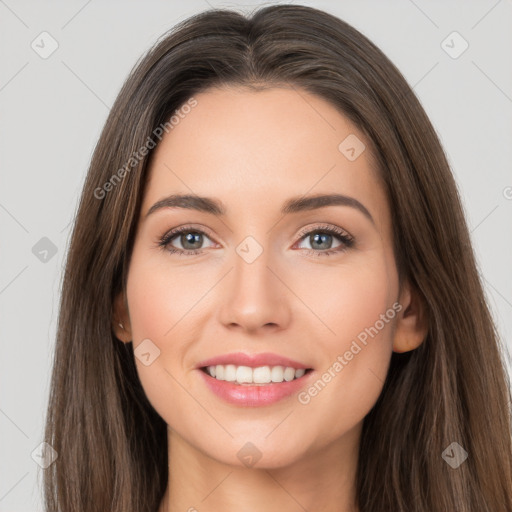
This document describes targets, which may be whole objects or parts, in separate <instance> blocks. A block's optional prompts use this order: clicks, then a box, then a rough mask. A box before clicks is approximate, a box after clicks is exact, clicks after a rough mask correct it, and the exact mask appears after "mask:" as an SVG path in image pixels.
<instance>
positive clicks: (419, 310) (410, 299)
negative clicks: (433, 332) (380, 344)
mask: <svg viewBox="0 0 512 512" xmlns="http://www.w3.org/2000/svg"><path fill="white" fill-rule="evenodd" d="M398 302H399V304H400V305H401V306H402V309H401V310H400V312H399V313H398V315H397V321H396V324H395V326H396V327H395V335H394V340H393V352H408V351H410V350H414V349H415V348H418V347H419V346H420V345H421V344H422V343H423V341H424V340H425V338H426V336H427V332H428V318H427V314H426V308H425V304H424V303H423V300H422V298H421V296H420V294H419V293H418V291H417V290H416V289H415V288H413V287H412V286H411V285H410V283H409V282H405V283H404V284H403V286H402V290H401V292H400V297H399V299H398Z"/></svg>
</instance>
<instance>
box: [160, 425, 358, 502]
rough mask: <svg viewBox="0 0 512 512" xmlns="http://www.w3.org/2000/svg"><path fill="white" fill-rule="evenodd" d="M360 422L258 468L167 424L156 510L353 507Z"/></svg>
mask: <svg viewBox="0 0 512 512" xmlns="http://www.w3.org/2000/svg"><path fill="white" fill-rule="evenodd" d="M360 426H361V425H358V426H357V427H356V428H354V430H353V431H350V432H348V433H347V434H346V435H345V436H344V437H343V438H342V439H338V440H336V441H335V442H334V443H331V444H329V445H326V446H323V447H321V448H320V449H317V450H315V451H314V452H313V449H311V451H310V452H306V453H304V455H303V457H301V458H299V459H298V460H296V461H294V462H293V463H291V464H289V465H287V466H281V467H276V468H261V469H260V468H247V467H245V466H233V465H228V464H224V463H222V462H220V461H218V460H215V459H213V458H211V457H209V456H207V455H205V454H204V453H203V452H199V451H198V450H197V449H195V448H194V447H193V446H191V445H190V444H189V443H188V442H187V441H185V440H184V439H183V438H182V437H180V436H179V435H178V434H177V433H176V432H174V431H171V430H170V429H168V432H167V436H168V447H169V453H168V455H169V481H168V486H167V490H166V492H165V496H164V498H163V500H162V504H161V506H160V509H159V512H184V511H187V512H199V511H200V512H210V511H211V512H213V511H218V510H223V511H224V512H234V511H237V512H238V511H239V510H240V508H242V509H243V510H244V512H256V511H258V512H259V511H261V510H268V511H273V510H279V512H288V511H290V512H291V511H294V512H296V511H297V510H301V509H302V510H308V511H309V512H316V511H318V512H320V511H322V512H358V509H357V508H356V506H355V495H356V494H355V489H356V469H357V459H358V448H359V436H360Z"/></svg>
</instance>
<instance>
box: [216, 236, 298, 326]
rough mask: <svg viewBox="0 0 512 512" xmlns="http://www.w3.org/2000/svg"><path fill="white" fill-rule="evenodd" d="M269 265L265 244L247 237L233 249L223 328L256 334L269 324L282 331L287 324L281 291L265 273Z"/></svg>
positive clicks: (284, 299) (285, 305) (266, 245)
mask: <svg viewBox="0 0 512 512" xmlns="http://www.w3.org/2000/svg"><path fill="white" fill-rule="evenodd" d="M273 261H275V258H274V255H273V254H271V250H270V248H269V247H268V244H265V245H264V243H263V242H261V243H260V242H258V241H257V240H256V239H255V238H253V237H247V238H246V239H244V240H243V241H242V242H241V243H240V244H239V245H238V246H237V247H236V248H235V254H234V255H233V266H234V268H233V271H232V272H231V273H230V274H231V275H230V280H229V286H228V288H229V289H228V291H227V297H226V300H225V301H223V309H222V315H221V320H222V322H223V323H224V324H225V325H232V324H238V325H239V326H240V327H243V328H245V329H248V330H256V329H258V328H260V327H263V326H267V325H269V324H271V325H273V326H274V327H275V326H279V327H283V326H284V325H285V324H286V323H287V322H288V321H289V309H288V303H287V299H286V297H285V294H286V290H285V287H284V286H283V284H282V283H281V282H280V281H279V279H277V278H276V276H275V275H274V273H273V272H272V271H271V270H270V269H269V267H270V268H272V267H273Z"/></svg>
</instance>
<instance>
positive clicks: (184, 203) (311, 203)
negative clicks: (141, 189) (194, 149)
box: [145, 194, 375, 224]
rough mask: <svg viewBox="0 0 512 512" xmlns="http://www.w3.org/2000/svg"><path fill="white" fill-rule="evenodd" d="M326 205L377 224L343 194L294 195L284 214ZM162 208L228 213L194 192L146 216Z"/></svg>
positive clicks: (157, 207)
mask: <svg viewBox="0 0 512 512" xmlns="http://www.w3.org/2000/svg"><path fill="white" fill-rule="evenodd" d="M326 206H350V207H351V208H355V209H357V210H359V211H360V212H361V213H362V214H363V215H364V216H365V217H366V218H368V220H370V222H371V223H372V224H375V221H374V219H373V217H372V216H371V214H370V212H369V211H368V209H367V208H366V207H365V206H364V205H363V204H362V203H360V202H359V201H358V200H357V199H354V198H353V197H349V196H344V195H341V194H317V195H314V196H301V197H292V198H291V199H288V201H286V202H285V203H284V204H283V206H282V208H281V213H282V214H283V215H286V214H290V213H297V212H303V211H309V210H316V209H318V208H324V207H326ZM162 208H186V209H189V210H197V211H200V212H205V213H209V214H212V215H215V216H217V217H222V216H224V215H226V212H227V210H226V207H225V206H224V205H223V203H222V202H221V201H219V200H217V199H213V198H210V197H202V196H197V195H192V194H173V195H171V196H169V197H165V198H164V199H161V200H160V201H157V202H156V203H155V204H154V205H153V206H152V207H151V208H150V209H149V210H148V212H147V213H146V216H145V217H146V218H147V217H148V216H149V215H151V214H152V213H154V212H156V211H158V210H160V209H162Z"/></svg>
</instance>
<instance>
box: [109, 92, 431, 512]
mask: <svg viewBox="0 0 512 512" xmlns="http://www.w3.org/2000/svg"><path fill="white" fill-rule="evenodd" d="M195 98H196V100H197V102H198V103H197V106H196V107H195V108H193V109H192V110H191V112H190V113H188V114H187V115H186V116H185V118H184V119H181V121H180V123H179V124H178V125H176V126H175V127H174V128H173V130H172V131H170V132H169V133H168V134H167V135H165V137H164V138H163V139H162V141H161V143H160V144H159V145H158V147H157V148H156V149H155V154H154V155H153V160H152V162H151V167H150V175H149V179H148V181H147V184H146V190H145V195H144V199H143V204H142V208H141V216H140V219H139V224H138V229H137V234H136V239H135V245H134V250H133V255H132V259H131V262H130V267H129V273H128V281H127V292H126V296H124V295H119V296H118V297H117V298H116V301H115V318H114V319H113V323H114V329H115V332H116V335H117V336H118V338H119V339H120V340H122V341H125V342H128V341H132V340H133V343H134V348H135V349H136V347H137V346H138V345H139V344H140V343H141V342H142V340H145V339H148V338H149V339H150V340H151V341H152V343H154V344H155V345H156V346H157V347H158V348H159V350H160V355H159V357H157V358H156V359H155V360H154V361H153V362H152V364H150V365H149V366H145V365H144V364H142V363H141V361H140V360H139V359H138V358H136V359H135V361H136V364H137V370H138V373H139V377H140V380H141V383H142V385H143V388H144V390H145V392H146V394H147V397H148V399H149V400H150V402H151V404H152V405H153V407H154V408H155V409H156V411H157V412H158V413H159V414H160V415H161V417H162V418H163V419H164V420H165V421H166V423H167V425H168V440H169V461H170V466H169V474H170V479H169V486H168V488H167V492H166V495H165V497H164V500H163V501H162V505H161V508H160V512H163V511H178V510H181V511H186V510H198V511H214V510H217V511H218V510H224V511H232V510H239V508H240V504H243V510H244V511H246V512H251V511H261V510H268V511H274V510H275V511H280V512H287V511H297V510H303V508H302V507H304V508H305V509H307V510H309V511H317V510H318V511H320V510H322V511H327V512H328V511H334V510H336V511H338V512H339V511H354V510H356V508H355V506H354V498H355V471H356V466H357V453H358V446H359V441H360V432H361V426H362V422H363V419H364V417H365V415H366V414H367V413H368V412H369V411H370V409H371V408H372V406H373V405H374V404H375V402H376V400H377V398H378V396H379V394H380V392H381V390H382V386H383V383H384V380H385V377H386V373H387V370H388V366H389V361H390V357H391V353H392V351H393V350H395V351H397V352H404V351H407V350H412V349H414V348H416V347H417V346H418V345H419V344H420V343H421V342H422V341H423V339H424V337H425V335H426V321H425V318H424V313H423V308H422V307H421V304H420V302H419V300H418V298H417V295H416V294H415V293H414V292H413V290H411V289H410V287H409V285H408V283H407V282H405V283H404V284H403V286H402V289H401V290H400V289H399V283H398V275H397V269H396V264H395V258H394V255H393V250H392V226H391V213H390V208H389V205H388V202H387V199H386V195H385V193H384V189H383V187H382V185H381V183H380V182H379V179H378V177H377V174H376V172H375V169H374V168H373V161H372V158H371V154H370V149H369V145H368V141H366V140H365V138H364V136H363V135H362V134H361V133H360V132H359V131H358V130H357V129H356V128H355V127H354V126H353V125H352V124H351V123H350V122H349V121H348V120H347V118H346V117H344V116H343V115H341V114H340V113H339V112H338V111H337V110H336V109H335V108H334V106H332V105H331V104H330V103H328V102H326V101H325V100H323V99H321V98H319V97H317V96H315V95H312V94H310V93H307V92H306V91H303V90H300V89H296V88H271V89H267V90H264V91H251V90H248V89H241V88H232V87H224V88H221V89H210V90H208V91H206V92H203V93H201V94H199V95H197V96H195ZM350 134H355V135H356V136H357V137H358V138H359V139H360V140H361V141H363V142H364V143H365V144H366V150H365V151H363V153H362V154H361V155H360V156H359V157H358V158H357V159H356V160H354V161H350V160H349V159H348V158H347V157H346V156H345V155H344V154H343V153H342V152H341V151H340V150H339V149H338V145H339V144H340V142H341V141H343V140H344V139H345V138H346V137H347V136H348V135H350ZM178 193H183V194H197V195H199V196H208V197H211V198H216V199H218V200H220V201H222V203H223V204H224V206H225V207H226V210H227V213H226V215H225V217H223V218H219V217H216V216H214V215H212V214H209V213H205V212H199V211H194V210H190V209H184V208H164V209H160V210H158V211H155V212H154V213H152V214H151V215H149V216H148V217H145V216H146V213H147V212H148V210H149V209H150V207H151V206H152V205H153V204H154V203H156V202H157V201H159V200H161V199H163V198H164V197H166V196H169V195H170V194H178ZM320 193H339V194H343V195H347V196H350V197H353V198H355V199H357V200H358V201H360V202H361V203H362V204H363V205H364V206H365V207H366V208H367V210H368V211H369V212H370V214H371V215H372V217H373V219H374V223H372V221H370V220H369V219H368V218H367V217H366V216H365V215H363V214H362V213H361V212H360V211H359V210H357V209H355V208H353V207H350V206H338V205H336V206H328V207H323V208H320V209H317V210H312V211H304V212H299V213H290V214H286V215H282V214H281V213H280V209H281V205H282V204H283V203H284V202H285V201H286V200H288V199H289V198H291V197H301V196H304V195H307V196H310V195H314V194H320ZM185 224H186V225H188V224H192V227H191V229H190V231H191V232H196V231H195V230H201V231H205V232H206V236H204V237H203V244H202V246H201V245H199V246H200V247H201V248H202V252H201V253H200V254H195V255H178V254H171V253H170V252H168V251H166V250H165V249H164V248H161V247H159V246H158V241H159V239H160V238H161V237H162V236H164V235H165V234H166V233H168V232H169V231H170V230H171V229H172V228H175V227H177V226H180V225H185ZM319 226H324V227H325V226H332V227H338V228H340V229H341V230H343V231H344V232H345V233H348V234H349V235H351V236H352V237H353V238H354V239H355V241H354V244H353V245H352V246H351V247H348V248H345V250H343V251H340V252H334V253H332V254H330V255H325V254H320V255H318V253H320V252H322V251H325V250H326V249H324V248H318V247H319V245H318V242H317V243H316V245H315V241H314V240H312V237H310V236H309V235H303V236H300V235H301V232H302V230H304V229H305V228H307V229H308V231H313V230H314V229H317V228H318V227H319ZM247 236H252V237H253V238H254V239H255V240H256V241H257V242H258V243H259V244H260V246H261V248H262V249H263V252H262V253H261V255H260V256H259V257H258V258H256V260H255V261H254V262H252V263H250V264H249V263H247V262H246V261H245V260H244V259H243V258H242V257H240V256H239V254H238V253H237V251H236V248H237V246H238V245H239V244H240V243H241V242H242V241H243V240H244V239H245V238H246V237H247ZM180 240H181V243H180ZM183 243H185V244H186V239H185V240H184V238H183V237H181V238H180V236H179V235H178V236H176V237H175V238H174V239H173V241H172V244H171V245H172V246H173V247H174V248H176V249H179V248H183V247H186V248H188V247H190V245H189V246H186V245H185V246H184V245H181V244H183ZM327 243H331V244H332V245H331V248H332V249H336V248H340V247H343V246H344V244H343V242H342V241H340V240H338V239H337V238H336V236H334V235H333V238H332V239H329V238H328V239H327ZM199 244H200V243H199ZM320 247H321V246H320ZM395 303H399V304H400V305H401V310H400V311H399V312H398V313H396V315H394V318H393V319H391V320H389V321H388V322H387V323H385V326H384V328H382V329H380V330H379V331H378V334H377V335H375V336H374V337H369V338H368V343H367V345H365V346H362V349H361V350H360V351H359V352H358V353H357V355H355V356H354V357H353V359H352V360H350V361H348V364H346V366H344V367H343V369H342V371H339V372H338V373H336V375H335V377H332V379H331V380H330V382H329V383H328V384H327V385H326V386H325V387H324V388H323V389H322V390H321V391H320V392H319V393H318V394H317V395H316V396H314V397H312V398H311V400H310V401H309V403H307V404H302V403H300V402H299V400H298V398H297V395H292V396H290V397H288V398H285V399H284V400H281V401H279V402H277V403H275V404H273V405H268V406H263V407H240V406H236V405H232V404H228V403H226V402H224V401H223V400H222V399H220V398H218V397H217V396H216V395H214V394H213V393H212V392H211V391H210V390H209V389H208V388H207V387H206V385H205V384H204V382H203V379H202V378H201V377H202V376H201V375H200V374H199V373H198V372H199V371H200V370H197V369H196V365H197V364H198V363H199V362H200V361H202V360H205V359H207V358H210V357H213V356H218V355H221V354H226V353H230V352H240V351H241V352H246V353H249V354H254V353H261V352H274V353H277V354H280V355H283V356H286V357H289V358H292V359H294V360H298V361H300V362H302V363H304V364H306V365H307V366H308V367H310V368H313V373H312V374H311V375H310V376H309V377H308V383H309V384H308V386H309V385H312V384H314V382H315V381H317V380H318V379H319V378H320V377H321V375H322V374H323V372H325V371H326V370H327V369H328V368H329V367H332V366H333V363H334V362H335V361H336V360H337V358H338V356H340V355H342V356H343V354H344V353H345V352H346V351H347V350H349V349H350V346H351V344H352V342H353V341H354V340H355V339H357V336H358V335H359V334H360V333H361V332H363V331H364V330H365V328H369V327H371V326H375V324H376V321H377V320H379V318H381V317H380V315H382V314H385V312H386V310H388V309H390V308H392V306H393V304H395ZM119 322H121V323H122V324H123V328H121V327H120V326H119V325H118V323H119ZM360 345H361V344H360ZM248 442H251V443H253V445H255V446H256V447H257V449H258V450H259V452H260V453H261V458H260V459H259V460H258V461H257V463H256V464H254V465H253V466H252V467H246V466H245V465H244V464H243V463H242V461H241V460H240V459H239V458H238V457H237V453H238V452H239V450H240V449H241V448H242V447H243V446H244V445H246V443H248ZM169 491H170V492H169Z"/></svg>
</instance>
